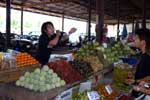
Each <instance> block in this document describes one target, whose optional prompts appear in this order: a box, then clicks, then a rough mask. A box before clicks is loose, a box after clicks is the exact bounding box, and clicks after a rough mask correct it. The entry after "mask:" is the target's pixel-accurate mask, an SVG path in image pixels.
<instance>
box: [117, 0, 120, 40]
mask: <svg viewBox="0 0 150 100" xmlns="http://www.w3.org/2000/svg"><path fill="white" fill-rule="evenodd" d="M117 20H118V23H117V39H118V38H119V32H120V30H119V29H120V0H117Z"/></svg>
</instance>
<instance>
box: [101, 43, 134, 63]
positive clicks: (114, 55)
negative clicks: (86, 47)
mask: <svg viewBox="0 0 150 100" xmlns="http://www.w3.org/2000/svg"><path fill="white" fill-rule="evenodd" d="M99 50H100V51H102V52H103V53H104V58H105V59H107V61H108V63H109V64H111V63H113V62H116V61H118V59H119V58H120V57H122V56H128V55H131V54H134V51H133V50H132V49H130V48H129V47H128V46H126V45H123V44H121V43H120V42H118V43H116V44H115V45H114V46H113V47H112V48H102V47H101V48H100V49H99Z"/></svg>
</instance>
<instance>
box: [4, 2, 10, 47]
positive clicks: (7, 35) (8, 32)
mask: <svg viewBox="0 0 150 100" xmlns="http://www.w3.org/2000/svg"><path fill="white" fill-rule="evenodd" d="M10 33H11V0H6V46H5V48H6V49H8V47H10Z"/></svg>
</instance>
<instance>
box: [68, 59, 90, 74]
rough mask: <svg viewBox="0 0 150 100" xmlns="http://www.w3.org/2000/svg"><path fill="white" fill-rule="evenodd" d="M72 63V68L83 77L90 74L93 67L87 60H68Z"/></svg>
mask: <svg viewBox="0 0 150 100" xmlns="http://www.w3.org/2000/svg"><path fill="white" fill-rule="evenodd" d="M69 63H70V64H71V65H72V68H74V69H75V70H77V71H78V72H79V73H80V74H81V75H82V76H83V77H88V76H89V75H90V74H92V72H93V69H92V68H91V65H90V64H89V63H88V62H85V61H82V60H74V61H70V62H69Z"/></svg>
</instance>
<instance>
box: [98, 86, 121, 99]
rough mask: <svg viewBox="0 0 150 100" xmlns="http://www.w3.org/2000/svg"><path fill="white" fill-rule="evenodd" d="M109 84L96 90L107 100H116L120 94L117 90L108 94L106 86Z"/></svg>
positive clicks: (113, 89)
mask: <svg viewBox="0 0 150 100" xmlns="http://www.w3.org/2000/svg"><path fill="white" fill-rule="evenodd" d="M107 85H108V84H101V85H99V86H97V87H96V90H97V91H98V92H99V93H100V94H101V95H103V96H104V97H105V98H107V100H115V98H116V97H117V96H118V92H117V91H116V90H115V88H112V87H111V89H112V93H111V92H108V90H107V89H106V86H107Z"/></svg>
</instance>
